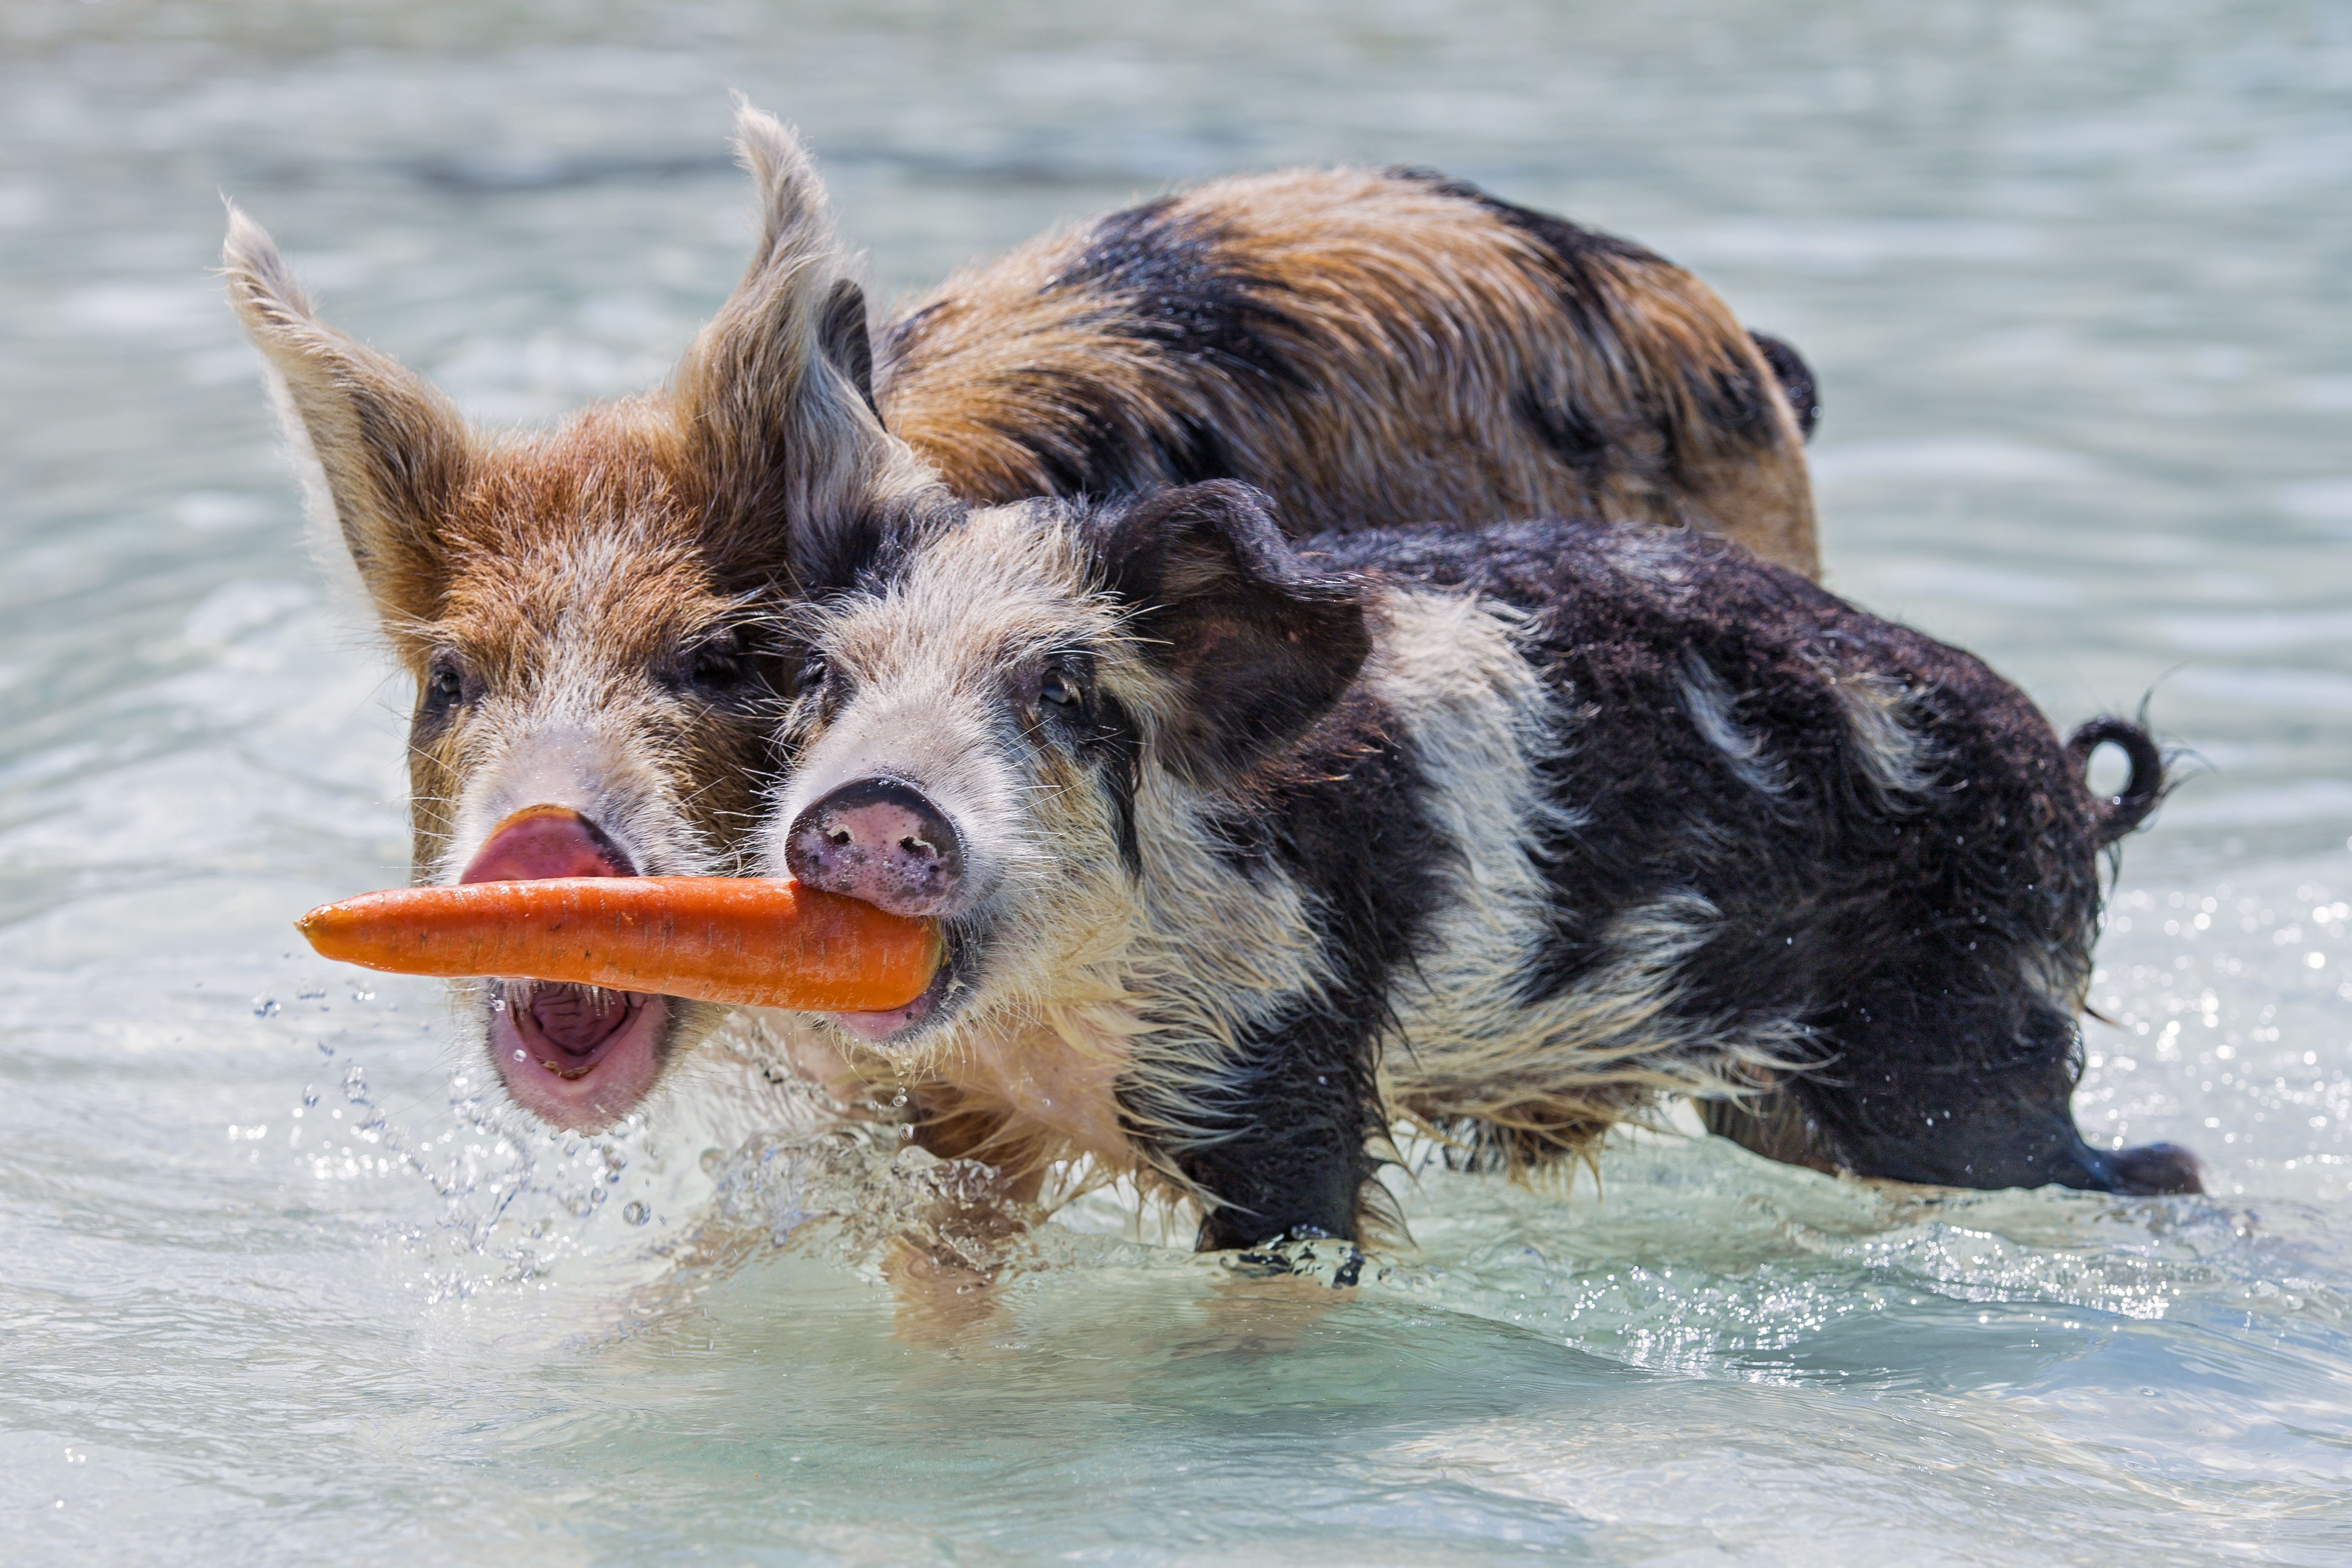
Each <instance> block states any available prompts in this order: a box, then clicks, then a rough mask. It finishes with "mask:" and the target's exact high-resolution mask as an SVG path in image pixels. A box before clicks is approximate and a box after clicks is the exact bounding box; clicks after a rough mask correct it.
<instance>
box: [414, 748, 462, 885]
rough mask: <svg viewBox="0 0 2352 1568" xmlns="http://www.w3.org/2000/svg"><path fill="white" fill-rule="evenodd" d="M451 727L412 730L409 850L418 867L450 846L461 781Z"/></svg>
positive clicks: (433, 861)
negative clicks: (434, 729)
mask: <svg viewBox="0 0 2352 1568" xmlns="http://www.w3.org/2000/svg"><path fill="white" fill-rule="evenodd" d="M449 731H450V727H449V726H446V725H445V726H440V727H437V731H428V730H426V729H425V727H424V726H421V725H420V726H417V727H415V728H414V729H412V730H411V731H409V742H408V819H409V834H410V840H411V843H410V853H411V855H412V858H413V860H414V863H415V865H417V866H419V867H424V866H431V865H434V864H436V862H437V861H438V859H439V858H440V856H441V854H442V852H443V851H444V850H445V849H446V848H447V847H448V844H449V834H450V829H451V826H452V824H453V819H454V815H455V812H456V810H457V794H458V790H459V787H460V784H461V780H460V777H459V773H458V769H457V763H456V752H457V746H456V741H455V737H454V736H453V735H452V734H451V733H450V732H449Z"/></svg>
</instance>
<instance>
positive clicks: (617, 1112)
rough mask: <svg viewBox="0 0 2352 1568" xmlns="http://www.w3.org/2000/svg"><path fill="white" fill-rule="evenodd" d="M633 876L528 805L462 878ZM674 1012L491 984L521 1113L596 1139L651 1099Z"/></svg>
mask: <svg viewBox="0 0 2352 1568" xmlns="http://www.w3.org/2000/svg"><path fill="white" fill-rule="evenodd" d="M636 874H637V870H636V866H635V863H634V862H633V861H632V860H631V859H630V858H629V856H628V854H627V853H626V852H625V850H623V849H622V848H621V847H620V846H619V845H617V844H615V843H614V842H613V840H612V839H611V838H610V837H607V836H606V835H605V834H604V830H603V829H601V828H599V827H598V826H596V825H595V824H594V823H593V822H591V821H589V820H588V818H586V817H585V816H582V815H581V814H580V813H578V812H576V811H573V810H572V808H571V807H569V806H562V805H530V806H525V807H524V808H523V809H522V810H520V811H518V812H516V813H514V814H513V815H512V816H509V817H507V818H506V819H505V820H504V821H502V822H500V823H499V825H498V826H496V827H494V828H492V829H491V830H490V836H489V837H488V838H487V839H485V840H484V841H483V843H482V847H481V848H480V849H479V850H478V851H476V852H475V855H474V858H473V859H472V860H471V861H470V862H468V863H467V867H466V870H465V873H464V875H462V876H460V877H459V878H458V880H459V881H461V882H509V881H511V882H530V881H539V880H541V879H546V878H550V877H634V876H635V875H636ZM675 1005H676V1004H675V1003H673V1002H672V1001H671V999H670V998H668V997H667V996H655V995H649V994H646V993H644V992H638V991H605V990H601V989H599V988H598V987H596V986H593V985H567V984H558V983H554V982H550V981H538V980H493V981H491V982H490V983H489V1020H488V1033H489V1046H490V1059H491V1061H493V1062H495V1063H496V1064H497V1065H498V1069H499V1078H500V1079H504V1080H505V1083H506V1086H507V1093H508V1094H509V1096H511V1097H512V1098H513V1100H514V1102H515V1103H516V1104H517V1105H520V1106H521V1107H522V1108H523V1109H524V1110H528V1111H530V1113H531V1114H532V1115H533V1116H536V1117H538V1118H539V1119H540V1120H541V1121H544V1122H547V1123H548V1124H549V1125H551V1126H553V1127H560V1128H565V1129H568V1130H570V1131H575V1132H593V1131H597V1130H599V1129H601V1128H604V1127H609V1126H611V1125H612V1124H613V1123H614V1122H615V1121H619V1120H620V1119H621V1118H622V1117H624V1116H626V1115H627V1114H628V1113H629V1112H630V1111H631V1110H635V1108H636V1106H637V1103H638V1101H640V1100H644V1099H645V1097H646V1095H647V1094H648V1093H650V1092H651V1091H652V1089H653V1087H654V1082H655V1080H656V1079H658V1078H659V1077H660V1076H661V1065H662V1063H661V1058H662V1043H663V1037H664V1033H665V1031H666V1029H667V1025H668V1023H669V1018H670V1014H671V1011H672V1009H673V1008H674V1007H675Z"/></svg>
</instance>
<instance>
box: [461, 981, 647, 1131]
mask: <svg viewBox="0 0 2352 1568" xmlns="http://www.w3.org/2000/svg"><path fill="white" fill-rule="evenodd" d="M671 1010H672V1005H671V1003H670V1001H669V999H668V998H667V997H664V996H651V995H646V994H640V993H636V992H625V991H598V990H595V989H593V988H592V987H589V986H585V985H551V984H533V983H531V982H530V981H514V980H507V981H498V982H494V983H493V985H492V989H491V995H490V999H489V1048H490V1059H491V1060H492V1061H493V1062H495V1063H497V1064H498V1069H499V1078H500V1079H503V1080H504V1081H505V1083H506V1087H507V1093H508V1095H509V1096H510V1097H511V1098H512V1099H513V1100H514V1102H515V1103H516V1104H517V1105H520V1107H522V1108H523V1109H524V1110H528V1111H530V1113H531V1114H532V1115H533V1116H536V1117H538V1118H539V1119H540V1120H541V1121H544V1122H546V1123H547V1124H548V1125H550V1126H551V1127H557V1128H562V1129H564V1130H566V1131H573V1132H593V1131H601V1130H602V1129H604V1128H606V1127H609V1126H611V1125H612V1124H613V1123H614V1122H615V1121H619V1120H620V1119H621V1118H622V1117H624V1116H626V1115H627V1114H628V1113H629V1112H630V1111H632V1110H635V1109H636V1107H637V1105H638V1103H639V1102H640V1101H642V1100H644V1099H645V1098H646V1095H647V1094H649V1093H651V1092H652V1091H653V1087H654V1084H655V1081H656V1079H659V1078H660V1077H661V1066H662V1054H663V1053H662V1046H663V1037H664V1036H665V1035H666V1034H667V1028H668V1025H669V1021H670V1014H671Z"/></svg>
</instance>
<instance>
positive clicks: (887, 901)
mask: <svg viewBox="0 0 2352 1568" xmlns="http://www.w3.org/2000/svg"><path fill="white" fill-rule="evenodd" d="M784 863H785V864H786V865H787V866H789V867H790V868H792V873H793V876H794V877H795V878H797V879H799V880H800V881H802V882H803V883H804V884H806V885H807V886H809V887H812V888H818V889H823V890H824V891H825V892H828V893H842V894H845V895H847V896H848V897H850V898H853V899H863V900H866V902H867V903H869V904H874V905H877V906H878V907H879V908H882V909H885V910H889V911H890V912H891V913H892V914H898V915H935V914H938V913H940V911H941V910H944V909H945V908H946V907H947V906H948V904H949V903H950V901H951V900H953V899H954V898H955V895H956V890H957V888H958V885H959V884H960V883H961V881H962V879H963V847H962V846H961V843H959V842H958V840H957V838H956V831H955V828H954V827H953V826H950V824H949V822H948V819H947V816H946V814H944V813H943V812H941V811H940V809H939V807H937V806H935V805H932V804H931V803H930V802H929V801H928V800H926V799H924V798H923V796H922V795H921V793H920V792H919V791H917V790H915V789H913V788H912V787H910V786H908V785H907V784H900V783H898V781H896V780H894V779H861V780H859V781H858V782H857V783H856V784H844V785H843V786H842V787H841V788H839V789H837V790H835V791H834V792H833V793H832V794H831V795H826V796H825V797H824V799H823V800H820V801H818V802H817V803H816V804H815V805H812V806H810V807H809V808H808V809H807V810H805V811H803V812H802V813H801V814H800V816H797V817H795V818H793V826H792V832H791V834H790V836H789V837H788V838H787V839H786V841H785V845H784Z"/></svg>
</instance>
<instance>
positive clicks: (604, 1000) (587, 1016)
mask: <svg viewBox="0 0 2352 1568" xmlns="http://www.w3.org/2000/svg"><path fill="white" fill-rule="evenodd" d="M530 1017H531V1022H533V1023H535V1024H537V1025H538V1026H539V1032H540V1033H541V1035H543V1036H544V1037H546V1039H547V1043H548V1044H549V1045H551V1046H553V1047H555V1048H556V1049H557V1050H559V1051H562V1052H563V1053H564V1054H565V1055H566V1056H574V1057H584V1056H586V1055H588V1053H590V1052H591V1051H593V1050H594V1049H595V1048H596V1047H598V1046H601V1045H603V1044H604V1042H605V1041H606V1040H609V1039H611V1038H612V1037H614V1035H615V1034H617V1033H619V1032H620V1028H621V1026H622V1025H624V1024H625V1023H627V1022H628V1021H629V1005H628V1004H627V1003H626V1002H624V1001H623V1000H622V999H621V998H620V997H618V996H615V995H614V994H612V993H611V992H609V991H608V992H604V993H603V994H596V995H592V994H590V992H589V989H588V987H586V986H584V985H537V986H533V987H532V988H531V994H530Z"/></svg>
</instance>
